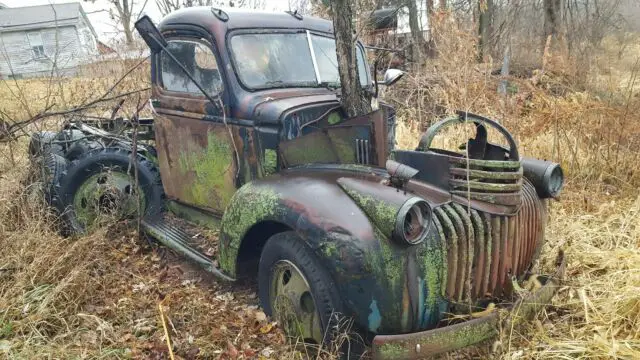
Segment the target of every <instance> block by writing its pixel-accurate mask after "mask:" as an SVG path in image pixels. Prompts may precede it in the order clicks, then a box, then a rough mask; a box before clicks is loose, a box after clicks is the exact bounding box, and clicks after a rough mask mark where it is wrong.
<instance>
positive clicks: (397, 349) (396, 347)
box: [378, 343, 410, 359]
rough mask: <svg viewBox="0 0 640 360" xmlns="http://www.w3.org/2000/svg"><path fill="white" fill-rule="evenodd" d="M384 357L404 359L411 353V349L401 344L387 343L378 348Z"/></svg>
mask: <svg viewBox="0 0 640 360" xmlns="http://www.w3.org/2000/svg"><path fill="white" fill-rule="evenodd" d="M378 352H379V354H380V355H381V357H382V358H383V359H404V358H406V357H407V356H409V354H410V350H409V348H407V347H404V346H402V345H400V344H395V343H386V344H382V345H381V346H380V348H379V349H378Z"/></svg>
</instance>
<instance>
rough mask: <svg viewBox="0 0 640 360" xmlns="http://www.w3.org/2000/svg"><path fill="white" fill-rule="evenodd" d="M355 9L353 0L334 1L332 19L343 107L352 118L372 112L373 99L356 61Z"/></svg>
mask: <svg viewBox="0 0 640 360" xmlns="http://www.w3.org/2000/svg"><path fill="white" fill-rule="evenodd" d="M353 15H354V9H353V4H352V3H351V0H332V1H331V17H332V19H333V31H334V34H335V37H336V52H337V55H338V72H339V73H340V83H341V87H342V98H341V101H342V106H343V108H344V109H345V111H346V112H347V115H348V116H350V117H354V116H358V115H363V114H367V113H369V112H371V97H370V95H368V94H367V93H366V91H365V90H364V89H363V88H362V86H361V85H360V78H359V76H358V66H357V61H356V59H357V58H356V46H355V41H356V38H355V36H354V35H355V33H356V32H355V28H354V23H353Z"/></svg>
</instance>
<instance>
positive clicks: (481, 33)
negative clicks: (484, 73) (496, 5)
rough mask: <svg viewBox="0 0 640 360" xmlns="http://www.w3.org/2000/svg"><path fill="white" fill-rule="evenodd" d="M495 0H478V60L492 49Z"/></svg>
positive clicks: (481, 59) (482, 58)
mask: <svg viewBox="0 0 640 360" xmlns="http://www.w3.org/2000/svg"><path fill="white" fill-rule="evenodd" d="M492 24H493V0H479V1H478V61H480V62H482V61H483V60H484V57H485V55H486V54H487V51H488V50H491V44H490V43H491V36H492V33H493V29H492V28H493V26H492Z"/></svg>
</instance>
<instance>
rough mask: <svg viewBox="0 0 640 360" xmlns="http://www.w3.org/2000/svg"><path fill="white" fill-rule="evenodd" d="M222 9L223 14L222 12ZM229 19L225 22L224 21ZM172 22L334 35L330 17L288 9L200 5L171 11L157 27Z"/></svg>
mask: <svg viewBox="0 0 640 360" xmlns="http://www.w3.org/2000/svg"><path fill="white" fill-rule="evenodd" d="M220 11H222V13H220ZM225 20H226V21H225ZM171 25H196V26H200V27H202V28H205V29H220V27H221V26H222V28H223V29H224V30H225V32H226V31H229V30H234V29H250V28H254V29H306V30H310V31H317V32H323V33H331V34H333V23H332V22H331V21H329V20H325V19H321V18H317V17H312V16H300V15H293V14H291V13H288V12H284V11H283V12H268V11H260V10H248V9H238V8H217V7H210V6H197V7H190V8H184V9H180V10H177V11H174V12H172V13H171V14H169V15H167V16H166V17H164V18H163V19H162V20H161V21H160V24H159V26H158V28H159V29H160V31H164V30H165V29H167V27H169V26H171Z"/></svg>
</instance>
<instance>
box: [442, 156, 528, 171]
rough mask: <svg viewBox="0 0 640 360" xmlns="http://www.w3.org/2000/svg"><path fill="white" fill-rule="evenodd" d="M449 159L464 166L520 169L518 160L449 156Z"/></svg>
mask: <svg viewBox="0 0 640 360" xmlns="http://www.w3.org/2000/svg"><path fill="white" fill-rule="evenodd" d="M450 161H451V162H452V163H454V164H458V165H463V166H465V167H466V165H467V164H468V165H469V166H480V167H487V168H498V169H515V170H518V169H520V166H521V165H520V161H517V160H515V161H513V160H509V161H504V160H480V159H468V158H466V157H450Z"/></svg>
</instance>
